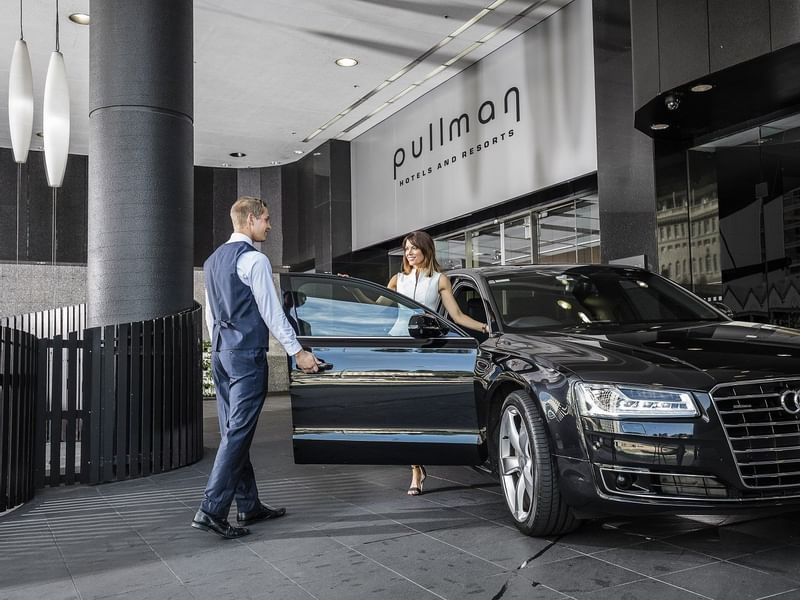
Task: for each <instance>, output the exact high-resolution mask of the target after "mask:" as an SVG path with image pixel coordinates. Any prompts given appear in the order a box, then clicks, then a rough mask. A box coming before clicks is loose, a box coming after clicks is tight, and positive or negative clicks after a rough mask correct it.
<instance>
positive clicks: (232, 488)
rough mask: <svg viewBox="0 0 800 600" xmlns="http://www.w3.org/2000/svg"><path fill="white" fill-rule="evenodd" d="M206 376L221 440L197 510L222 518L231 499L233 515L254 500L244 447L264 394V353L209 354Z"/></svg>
mask: <svg viewBox="0 0 800 600" xmlns="http://www.w3.org/2000/svg"><path fill="white" fill-rule="evenodd" d="M211 374H212V378H213V379H214V385H215V386H216V388H217V415H218V417H219V432H220V434H221V436H222V439H221V441H220V444H219V450H217V457H216V459H214V467H213V468H212V469H211V474H210V475H209V477H208V484H207V485H206V490H205V495H204V498H203V502H202V503H201V505H200V508H201V509H203V510H204V511H205V512H207V513H209V514H211V515H214V516H216V517H222V518H227V516H228V511H229V510H230V507H231V504H232V503H233V501H234V500H236V508H237V510H238V512H250V511H252V510H253V509H255V508H256V506H258V502H259V500H258V489H257V488H256V478H255V473H254V472H253V465H252V464H251V463H250V444H251V443H252V441H253V434H254V433H255V430H256V425H257V424H258V416H259V414H261V409H262V407H263V406H264V399H265V397H266V395H267V380H268V377H269V369H268V366H267V351H266V349H264V348H262V349H259V350H220V351H219V352H212V353H211Z"/></svg>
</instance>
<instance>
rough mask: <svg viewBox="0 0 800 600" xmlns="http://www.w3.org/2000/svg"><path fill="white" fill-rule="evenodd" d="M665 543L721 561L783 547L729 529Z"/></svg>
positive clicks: (706, 532)
mask: <svg viewBox="0 0 800 600" xmlns="http://www.w3.org/2000/svg"><path fill="white" fill-rule="evenodd" d="M664 543H666V544H670V545H675V546H680V547H681V548H687V549H689V550H692V551H694V552H699V553H701V554H707V555H708V556H713V557H714V558H720V559H729V558H733V557H734V556H741V555H743V554H752V553H753V552H760V551H762V550H768V549H770V548H774V547H776V546H780V545H781V544H780V543H776V542H775V541H774V540H769V539H765V538H760V537H755V536H752V535H749V534H745V533H741V532H739V531H735V530H733V529H730V528H728V527H719V528H716V527H712V528H709V529H702V530H700V531H693V532H690V533H684V534H681V535H676V536H673V537H669V538H666V539H665V540H664Z"/></svg>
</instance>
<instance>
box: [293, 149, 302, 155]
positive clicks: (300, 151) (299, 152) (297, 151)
mask: <svg viewBox="0 0 800 600" xmlns="http://www.w3.org/2000/svg"><path fill="white" fill-rule="evenodd" d="M294 153H295V154H302V153H303V151H302V150H295V151H294Z"/></svg>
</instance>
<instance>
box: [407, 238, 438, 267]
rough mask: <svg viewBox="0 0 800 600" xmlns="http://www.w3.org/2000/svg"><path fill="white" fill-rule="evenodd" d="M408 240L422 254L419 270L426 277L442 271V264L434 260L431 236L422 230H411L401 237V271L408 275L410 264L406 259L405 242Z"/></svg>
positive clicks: (434, 250)
mask: <svg viewBox="0 0 800 600" xmlns="http://www.w3.org/2000/svg"><path fill="white" fill-rule="evenodd" d="M408 242H410V243H411V245H412V246H415V247H416V248H417V249H418V250H421V251H422V256H424V257H425V260H424V262H423V263H422V267H421V268H420V271H422V272H423V273H425V274H426V275H427V276H428V277H430V276H431V275H433V274H434V273H440V272H441V271H442V266H441V265H440V264H439V261H438V260H436V245H435V244H434V243H433V238H432V237H431V236H429V235H428V234H427V233H425V232H424V231H412V232H411V233H409V234H408V235H407V236H406V237H404V238H403V273H405V274H406V275H408V274H409V273H410V272H411V265H410V264H408V261H407V260H406V243H408Z"/></svg>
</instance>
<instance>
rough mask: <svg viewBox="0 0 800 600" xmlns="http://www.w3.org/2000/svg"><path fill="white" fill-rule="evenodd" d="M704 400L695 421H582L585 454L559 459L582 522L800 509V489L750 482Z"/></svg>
mask: <svg viewBox="0 0 800 600" xmlns="http://www.w3.org/2000/svg"><path fill="white" fill-rule="evenodd" d="M699 400H700V402H701V404H702V405H703V408H704V410H703V414H702V415H701V416H700V417H696V418H684V419H674V420H666V419H662V420H658V421H656V420H652V421H645V420H642V421H633V420H611V419H596V418H586V417H583V418H581V419H580V425H579V427H580V428H581V429H582V431H581V437H582V446H583V453H582V454H583V456H582V457H581V458H576V457H574V456H572V457H567V456H556V465H557V468H558V472H559V479H560V488H561V492H562V494H563V496H564V499H565V501H566V502H567V503H568V504H569V505H570V506H572V508H573V509H574V510H575V511H576V512H577V513H578V514H580V515H581V516H600V515H608V514H628V515H629V514H637V513H641V514H647V513H658V512H679V511H691V512H696V513H721V514H725V513H732V512H740V511H748V512H749V511H757V510H758V509H762V508H774V507H780V506H793V505H800V485H788V486H787V485H783V486H769V487H762V488H754V487H753V486H748V485H746V484H745V483H744V480H743V478H742V476H741V471H740V469H739V468H738V467H737V463H736V462H735V459H734V455H733V453H732V451H731V445H730V443H729V440H728V437H727V435H726V432H725V430H724V428H723V426H722V424H721V422H720V421H719V419H718V417H717V415H716V411H715V410H714V408H713V406H712V405H711V402H710V399H709V398H708V397H705V398H700V399H699ZM576 425H577V423H576Z"/></svg>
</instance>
